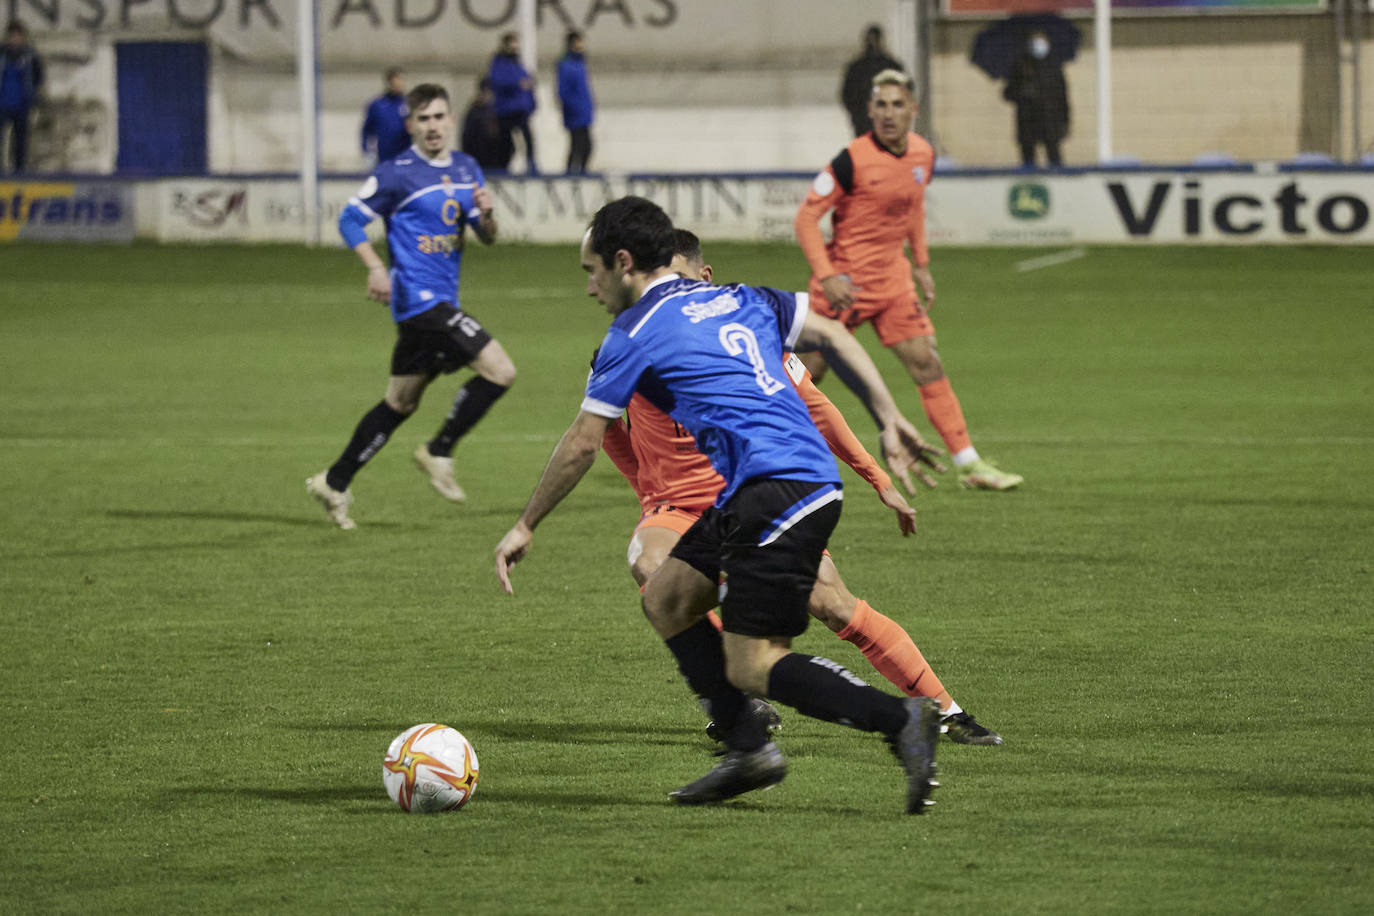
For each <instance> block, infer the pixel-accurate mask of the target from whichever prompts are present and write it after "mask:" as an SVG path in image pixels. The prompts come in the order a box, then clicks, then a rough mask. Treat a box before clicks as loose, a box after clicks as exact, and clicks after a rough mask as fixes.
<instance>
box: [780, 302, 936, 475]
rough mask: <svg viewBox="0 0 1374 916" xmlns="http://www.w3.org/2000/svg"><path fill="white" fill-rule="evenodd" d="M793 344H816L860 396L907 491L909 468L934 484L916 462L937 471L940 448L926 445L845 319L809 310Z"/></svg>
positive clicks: (801, 346) (806, 346) (812, 347)
mask: <svg viewBox="0 0 1374 916" xmlns="http://www.w3.org/2000/svg"><path fill="white" fill-rule="evenodd" d="M796 348H797V349H798V350H808V349H810V350H819V351H820V352H821V355H823V356H824V357H825V360H826V362H827V363H829V364H830V366H831V368H833V369H834V370H835V373H836V374H837V375H839V377H840V380H841V381H843V382H844V383H845V385H846V387H848V388H849V390H850V391H853V392H854V394H855V395H856V396H857V397H858V398H859V400H860V401H862V402H863V405H864V407H865V408H867V409H868V412H869V413H870V414H871V415H872V416H873V420H874V422H876V423H877V424H878V429H879V430H880V433H881V440H880V441H881V443H882V449H883V459H884V460H885V461H886V462H887V464H888V467H889V468H890V469H891V471H892V473H893V474H894V475H895V476H896V477H897V478H898V479H899V480H901V481H902V484H903V485H904V486H905V487H906V489H907V492H908V493H914V492H915V491H916V488H915V486H914V485H913V484H912V482H911V475H912V474H913V473H914V474H915V475H916V477H917V478H918V479H919V480H920V481H921V483H923V484H925V485H926V486H927V487H933V486H935V481H934V479H933V478H931V477H930V475H929V474H927V473H926V472H925V470H923V469H922V467H921V465H925V466H926V467H928V468H930V469H931V470H933V471H936V472H937V473H938V472H943V471H944V470H945V468H944V466H943V465H942V464H940V462H939V458H940V456H941V455H943V454H944V452H942V451H940V449H938V448H935V447H933V446H930V445H927V444H926V442H925V441H924V440H923V439H922V438H921V434H920V433H918V432H917V431H916V427H914V426H913V425H912V424H911V421H910V420H908V419H907V418H906V417H904V416H902V413H901V411H900V410H898V409H897V402H896V400H895V399H894V398H893V397H892V392H891V391H889V390H888V387H887V385H886V383H884V382H883V377H882V375H881V374H880V373H879V372H878V367H877V366H875V365H874V364H873V360H872V359H871V358H870V357H869V355H868V352H867V351H866V350H864V348H863V346H862V345H861V344H860V343H859V342H858V341H857V340H855V339H854V335H852V334H850V333H849V331H848V330H847V329H846V328H845V326H844V325H842V324H840V323H839V322H838V321H835V320H833V319H830V318H826V317H825V316H824V315H818V314H816V313H815V312H810V313H808V314H807V316H806V321H805V324H803V326H802V331H801V335H800V337H799V338H798V339H797V345H796Z"/></svg>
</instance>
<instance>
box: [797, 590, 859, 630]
mask: <svg viewBox="0 0 1374 916" xmlns="http://www.w3.org/2000/svg"><path fill="white" fill-rule="evenodd" d="M839 606H840V603H839V601H838V600H837V595H836V594H835V592H834V590H833V589H826V588H823V587H821V586H817V587H816V589H815V590H814V591H812V592H811V602H810V604H808V605H807V608H806V609H807V611H809V612H810V614H811V616H812V617H814V618H815V619H817V620H819V621H820V622H821V623H823V624H825V628H826V629H827V630H829V631H830V632H832V633H838V632H840V631H841V630H843V629H844V628H845V625H846V624H848V623H849V619H848V617H844V618H842V617H841V616H840V614H839V613H838V611H839ZM849 616H853V615H852V614H850V615H849Z"/></svg>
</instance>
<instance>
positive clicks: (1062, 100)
mask: <svg viewBox="0 0 1374 916" xmlns="http://www.w3.org/2000/svg"><path fill="white" fill-rule="evenodd" d="M1002 97H1003V98H1004V99H1006V100H1007V101H1009V102H1011V103H1012V104H1014V105H1015V106H1016V142H1017V144H1018V145H1020V147H1021V164H1022V165H1024V166H1025V167H1027V168H1034V167H1035V154H1036V147H1037V146H1040V145H1043V146H1044V147H1045V158H1046V160H1047V161H1048V163H1049V164H1050V165H1051V166H1058V165H1060V157H1059V144H1060V143H1061V142H1062V141H1063V139H1064V138H1065V137H1067V136H1068V134H1069V93H1068V88H1067V86H1066V85H1065V82H1064V69H1063V66H1062V65H1061V64H1060V62H1059V60H1058V59H1057V58H1056V57H1055V55H1054V53H1053V50H1052V49H1051V47H1050V40H1049V37H1048V36H1047V35H1046V34H1045V33H1044V32H1043V31H1040V30H1036V31H1034V32H1031V33H1030V35H1029V36H1027V40H1026V48H1025V50H1024V51H1023V52H1022V53H1021V54H1019V55H1017V58H1016V61H1015V63H1013V64H1012V68H1011V75H1010V76H1008V77H1007V86H1006V88H1005V89H1003V90H1002Z"/></svg>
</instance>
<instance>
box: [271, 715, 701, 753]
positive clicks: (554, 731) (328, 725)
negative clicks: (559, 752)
mask: <svg viewBox="0 0 1374 916" xmlns="http://www.w3.org/2000/svg"><path fill="white" fill-rule="evenodd" d="M287 727H288V728H293V729H296V730H299V731H318V732H338V731H350V732H377V733H379V734H387V735H397V734H399V733H400V732H401V731H402V730H404V729H405V728H407V727H408V726H406V725H397V724H394V723H392V724H386V723H377V722H353V723H342V724H340V723H332V722H303V723H298V724H295V725H289V726H287ZM460 730H461V731H462V732H463V734H464V735H466V736H467V737H468V738H470V739H472V741H473V742H474V743H475V744H480V743H481V742H482V741H483V739H486V738H488V737H490V738H500V739H501V740H503V741H521V742H532V743H536V744H624V743H625V742H626V741H627V740H630V741H637V742H639V743H641V744H660V745H673V746H676V745H681V744H689V743H693V742H696V741H702V742H705V741H707V738H706V723H705V722H704V721H703V722H702V723H701V727H700V728H690V727H685V726H663V725H636V724H628V725H627V724H623V723H622V724H608V723H605V722H511V721H508V720H498V719H468V718H465V719H463V721H462V725H461V728H460Z"/></svg>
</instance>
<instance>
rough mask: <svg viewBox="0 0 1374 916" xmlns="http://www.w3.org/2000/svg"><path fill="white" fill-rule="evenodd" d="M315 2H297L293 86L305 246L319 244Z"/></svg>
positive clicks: (318, 141) (318, 145)
mask: <svg viewBox="0 0 1374 916" xmlns="http://www.w3.org/2000/svg"><path fill="white" fill-rule="evenodd" d="M316 28H317V24H316V22H315V0H296V86H297V88H298V89H299V91H300V112H301V215H302V218H303V219H304V221H305V244H306V246H307V247H315V246H317V245H319V244H320V174H319V171H320V132H319V126H320V113H319V111H318V110H317V104H316V99H317V95H318V93H317V90H316V74H317V73H318V72H319V66H318V63H319V62H318V61H317V60H316V57H317V53H316V52H317V42H316V34H315V33H316Z"/></svg>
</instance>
